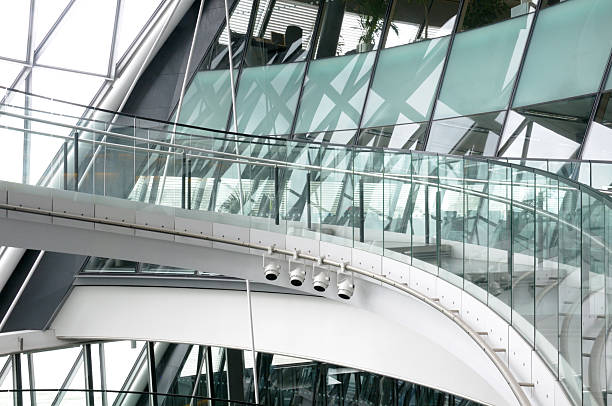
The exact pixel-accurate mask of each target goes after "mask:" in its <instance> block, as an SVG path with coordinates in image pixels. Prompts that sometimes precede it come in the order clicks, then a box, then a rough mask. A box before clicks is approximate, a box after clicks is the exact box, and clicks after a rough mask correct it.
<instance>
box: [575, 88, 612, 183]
mask: <svg viewBox="0 0 612 406" xmlns="http://www.w3.org/2000/svg"><path fill="white" fill-rule="evenodd" d="M611 97H612V92H608V93H604V94H602V95H601V99H600V101H599V106H597V112H596V113H595V120H594V121H593V123H592V124H591V128H590V130H589V135H588V136H587V139H586V142H585V145H584V149H583V152H582V159H601V160H605V161H608V160H610V157H612V103H610V101H611V100H610V98H611ZM611 180H612V179H611Z"/></svg>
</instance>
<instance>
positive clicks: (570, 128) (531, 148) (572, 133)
mask: <svg viewBox="0 0 612 406" xmlns="http://www.w3.org/2000/svg"><path fill="white" fill-rule="evenodd" d="M594 99H595V97H594V96H589V97H583V98H579V99H570V100H562V101H557V102H552V103H544V104H538V105H535V106H529V107H523V108H520V109H513V110H511V111H510V115H509V116H508V120H507V122H506V127H505V129H504V134H503V136H502V140H501V143H500V147H499V150H498V155H500V156H506V157H524V158H561V159H568V158H575V157H576V154H577V153H578V150H579V148H580V144H581V143H582V140H583V139H584V132H585V131H586V127H587V123H588V121H589V117H590V115H591V108H592V106H593V102H594Z"/></svg>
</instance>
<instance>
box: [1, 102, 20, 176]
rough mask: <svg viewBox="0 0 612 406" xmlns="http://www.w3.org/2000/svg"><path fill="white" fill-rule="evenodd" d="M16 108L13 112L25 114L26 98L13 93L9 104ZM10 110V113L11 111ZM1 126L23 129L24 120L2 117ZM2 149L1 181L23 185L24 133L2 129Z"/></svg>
mask: <svg viewBox="0 0 612 406" xmlns="http://www.w3.org/2000/svg"><path fill="white" fill-rule="evenodd" d="M6 103H8V104H10V105H13V106H16V107H17V108H16V109H14V110H13V109H11V110H12V111H14V112H16V113H19V112H20V111H21V114H23V109H24V106H25V97H24V96H23V94H21V93H12V94H10V95H9V96H8V97H7V102H6ZM11 110H9V111H11ZM0 125H1V126H3V127H4V126H5V127H12V128H16V129H19V128H23V125H24V122H23V120H21V119H19V118H16V117H9V116H7V115H4V114H2V115H0ZM0 137H2V148H0V179H1V180H4V181H7V182H17V183H21V182H22V181H23V131H17V130H10V129H8V128H1V127H0Z"/></svg>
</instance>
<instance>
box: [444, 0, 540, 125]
mask: <svg viewBox="0 0 612 406" xmlns="http://www.w3.org/2000/svg"><path fill="white" fill-rule="evenodd" d="M486 1H490V0H486ZM469 4H474V3H473V2H470V3H469ZM531 20H532V16H531V15H529V16H523V17H519V18H513V19H512V20H509V21H505V22H503V23H500V24H495V25H490V26H487V27H482V28H480V29H478V30H473V31H470V32H465V33H460V34H458V35H457V36H456V37H455V41H454V42H453V49H452V51H451V54H450V57H449V60H448V69H447V70H446V74H445V76H444V83H443V85H442V90H441V92H440V98H439V100H438V102H437V104H436V113H435V118H436V119H438V118H447V117H456V116H467V115H470V114H476V113H484V112H487V111H497V110H501V109H505V108H506V107H508V102H509V100H510V93H511V92H512V88H513V87H514V80H515V78H516V74H517V72H518V68H519V64H520V61H521V56H522V54H523V48H524V47H525V43H526V41H527V36H528V34H529V27H530V26H531Z"/></svg>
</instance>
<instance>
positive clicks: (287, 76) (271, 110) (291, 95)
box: [236, 63, 304, 135]
mask: <svg viewBox="0 0 612 406" xmlns="http://www.w3.org/2000/svg"><path fill="white" fill-rule="evenodd" d="M303 74H304V63H292V64H288V65H271V66H260V67H255V68H246V69H244V71H243V72H242V76H241V78H240V84H239V86H238V97H237V98H236V114H237V117H238V131H239V132H244V133H247V134H257V135H280V134H288V133H289V132H290V131H291V124H292V122H293V116H294V115H295V107H296V105H297V98H298V94H299V91H300V85H301V83H302V76H303Z"/></svg>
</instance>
